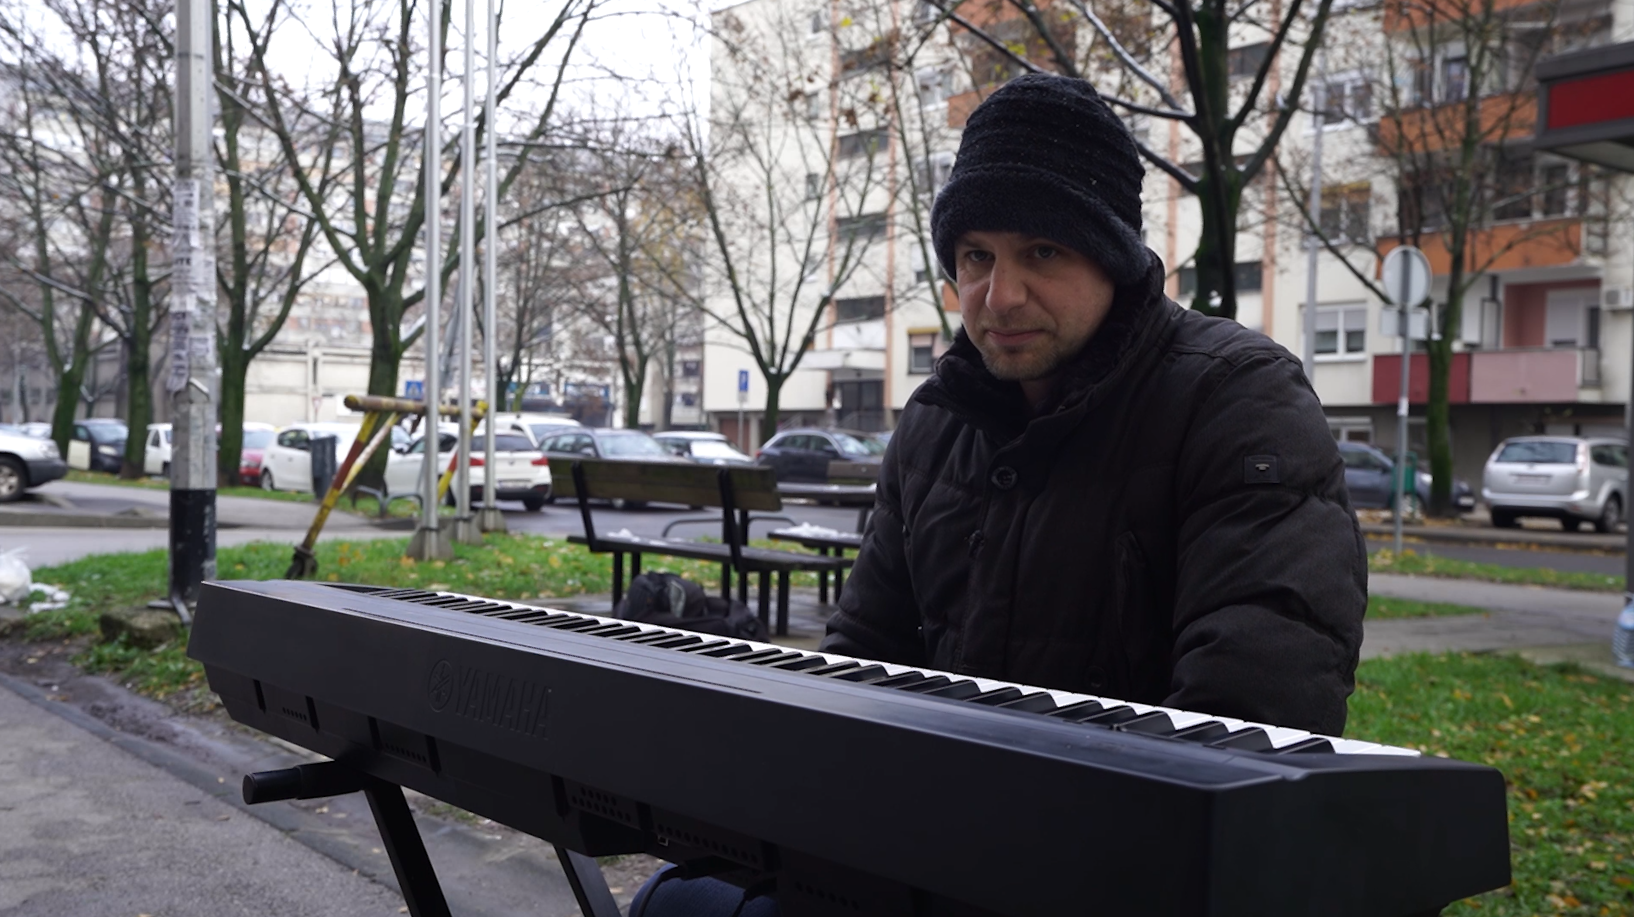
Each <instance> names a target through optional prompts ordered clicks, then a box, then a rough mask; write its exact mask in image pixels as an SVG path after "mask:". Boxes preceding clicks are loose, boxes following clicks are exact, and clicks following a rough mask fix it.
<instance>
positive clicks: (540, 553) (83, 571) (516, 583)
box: [21, 535, 720, 698]
mask: <svg viewBox="0 0 1634 917" xmlns="http://www.w3.org/2000/svg"><path fill="white" fill-rule="evenodd" d="M407 546H408V542H407V540H406V539H401V538H393V539H370V540H366V541H358V542H347V541H325V542H319V543H318V547H317V552H316V553H317V557H318V577H317V578H318V579H320V580H327V581H330V582H351V583H366V584H370V585H391V586H417V587H420V588H424V589H433V590H448V591H452V592H465V593H471V594H473V595H482V596H488V597H491V598H499V599H516V600H522V601H528V600H532V601H540V600H549V599H552V598H562V597H567V596H573V595H582V594H597V593H607V592H611V591H612V589H613V583H612V562H611V560H610V559H609V558H608V556H607V555H592V554H590V553H589V552H588V551H586V550H585V549H584V548H583V547H581V546H579V545H570V544H567V543H566V542H565V541H558V540H547V539H541V538H538V537H537V536H530V535H490V536H488V542H487V544H486V545H483V546H481V547H477V546H468V545H455V547H454V559H453V560H452V561H432V562H430V563H415V562H414V561H411V560H409V559H408V558H406V557H404V556H403V551H404V549H405V548H406V547H407ZM291 555H292V549H291V548H290V546H289V545H275V544H267V543H256V544H249V545H244V546H242V547H234V548H223V549H221V551H220V553H219V554H218V555H217V557H216V571H217V575H218V577H219V578H221V579H251V580H267V579H278V578H281V577H283V575H284V573H285V572H286V570H287V569H288V567H289V562H290V557H291ZM643 569H645V570H652V571H667V572H671V573H679V574H681V575H683V576H685V577H687V578H689V579H692V580H696V581H698V582H701V583H705V584H713V583H716V582H718V581H719V575H720V567H719V566H718V565H716V564H708V563H702V562H699V561H690V560H681V559H677V558H659V557H649V558H647V562H646V564H645V565H644V568H643ZM166 571H167V567H166V561H165V552H164V551H162V550H158V551H146V552H143V553H131V554H102V555H96V556H92V557H86V558H82V559H80V560H77V561H74V562H72V563H67V564H62V565H60V566H55V567H41V568H40V569H37V570H35V571H34V579H35V581H36V582H41V583H50V584H51V585H54V586H60V587H62V588H64V589H66V590H68V592H69V593H70V594H71V595H72V596H73V598H72V600H71V601H70V602H69V604H68V607H66V608H60V609H55V610H52V611H43V612H40V613H38V614H33V615H29V616H28V617H26V618H24V619H23V625H22V630H21V636H22V637H23V639H26V640H50V639H61V638H72V637H83V636H87V635H90V634H95V633H96V632H97V630H98V625H97V619H98V616H99V615H100V614H101V612H102V611H103V610H105V609H108V608H129V607H134V606H140V605H143V604H145V603H146V602H148V601H149V600H150V599H154V598H158V597H159V596H161V595H163V594H164V591H165V584H166V576H167V572H166ZM184 643H185V640H183V641H180V642H177V643H175V644H172V645H166V646H162V647H160V648H158V649H157V650H153V651H146V650H140V649H137V648H135V647H131V646H129V645H127V644H125V643H124V642H123V641H122V640H121V641H116V642H113V643H107V644H97V645H94V646H92V647H91V648H89V649H88V650H86V651H85V652H84V653H83V654H81V655H80V656H79V657H78V658H76V660H75V661H76V662H78V663H79V664H81V665H82V666H84V667H86V668H87V669H89V670H90V671H95V672H106V673H108V674H110V675H113V676H115V677H117V678H119V679H120V680H121V681H123V682H125V683H126V684H128V685H130V686H131V687H133V688H135V689H136V690H139V691H142V692H143V693H145V694H150V695H153V696H156V697H161V698H168V697H172V696H176V695H181V694H184V693H186V692H188V691H189V690H190V689H195V688H197V687H199V686H200V685H201V684H202V678H203V674H202V672H201V670H200V669H199V668H198V666H197V665H196V664H195V663H194V662H192V661H191V660H189V659H187V658H186V655H185V652H184V649H185V647H184Z"/></svg>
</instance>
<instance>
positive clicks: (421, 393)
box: [403, 379, 426, 401]
mask: <svg viewBox="0 0 1634 917" xmlns="http://www.w3.org/2000/svg"><path fill="white" fill-rule="evenodd" d="M403 397H404V398H407V399H408V400H410V401H424V400H425V397H426V384H425V380H423V379H404V380H403Z"/></svg>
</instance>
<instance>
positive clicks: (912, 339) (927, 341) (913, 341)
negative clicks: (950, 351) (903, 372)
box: [908, 333, 936, 374]
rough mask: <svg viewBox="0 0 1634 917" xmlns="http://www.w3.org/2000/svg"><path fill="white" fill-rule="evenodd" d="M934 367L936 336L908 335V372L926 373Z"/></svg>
mask: <svg viewBox="0 0 1634 917" xmlns="http://www.w3.org/2000/svg"><path fill="white" fill-rule="evenodd" d="M935 365H936V335H935V334H934V333H932V334H910V335H908V372H910V373H919V374H923V373H928V372H930V371H931V368H932V367H933V366H935Z"/></svg>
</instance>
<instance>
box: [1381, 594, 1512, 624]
mask: <svg viewBox="0 0 1634 917" xmlns="http://www.w3.org/2000/svg"><path fill="white" fill-rule="evenodd" d="M1486 613H1487V612H1486V609H1485V608H1475V607H1473V606H1470V605H1454V604H1452V603H1450V602H1420V601H1417V600H1415V599H1398V598H1394V597H1392V596H1384V595H1370V596H1368V597H1367V616H1368V618H1370V619H1373V620H1379V619H1382V618H1436V617H1443V616H1446V615H1484V614H1486Z"/></svg>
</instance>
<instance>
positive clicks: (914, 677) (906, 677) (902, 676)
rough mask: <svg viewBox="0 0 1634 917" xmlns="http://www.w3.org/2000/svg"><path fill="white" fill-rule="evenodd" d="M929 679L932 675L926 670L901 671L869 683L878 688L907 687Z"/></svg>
mask: <svg viewBox="0 0 1634 917" xmlns="http://www.w3.org/2000/svg"><path fill="white" fill-rule="evenodd" d="M876 668H877V667H876ZM847 680H848V681H860V680H861V679H856V678H851V679H847ZM929 680H930V676H928V675H926V674H925V673H924V672H899V673H897V674H895V675H889V676H886V677H885V678H879V679H875V680H873V681H870V682H869V684H871V685H874V686H875V687H878V688H905V687H907V686H909V685H916V684H918V683H920V682H922V681H929Z"/></svg>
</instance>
